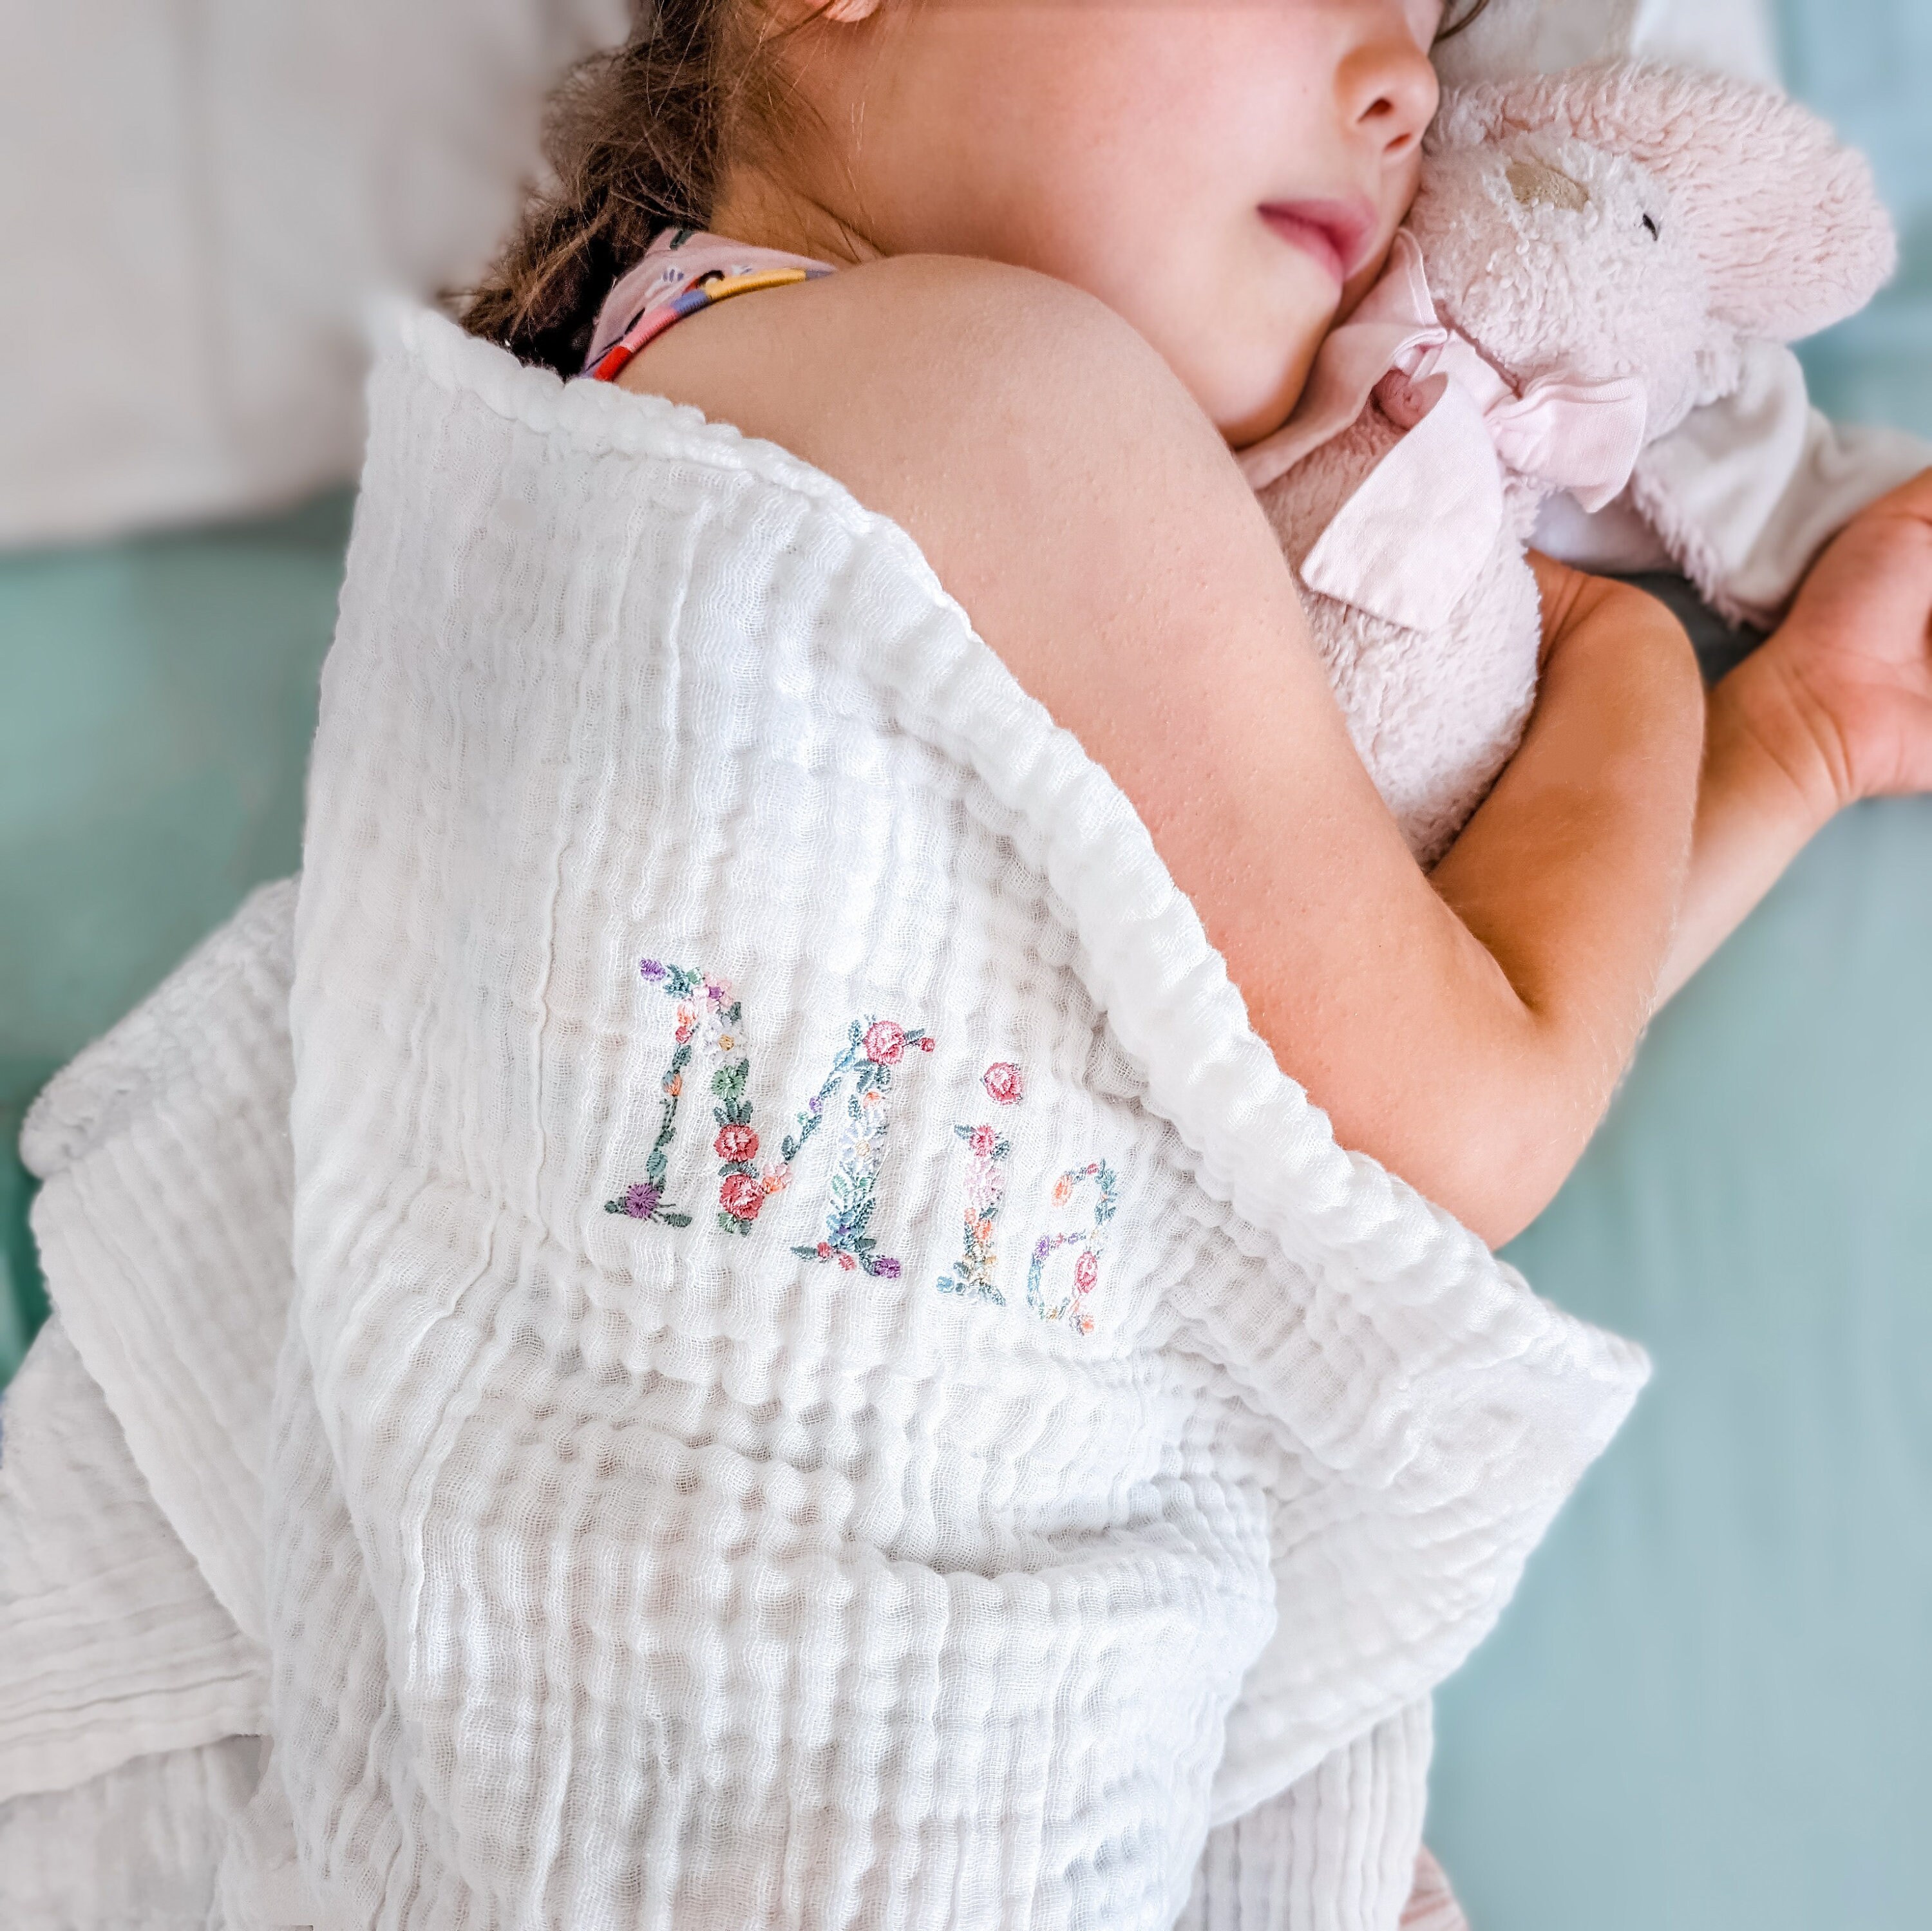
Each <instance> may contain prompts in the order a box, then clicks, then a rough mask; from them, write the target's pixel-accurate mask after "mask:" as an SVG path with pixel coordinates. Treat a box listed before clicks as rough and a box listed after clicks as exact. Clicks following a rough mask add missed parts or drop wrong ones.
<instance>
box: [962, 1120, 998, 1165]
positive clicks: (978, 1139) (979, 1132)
mask: <svg viewBox="0 0 1932 1931" xmlns="http://www.w3.org/2000/svg"><path fill="white" fill-rule="evenodd" d="M968 1144H969V1145H970V1146H971V1147H972V1149H973V1150H974V1153H977V1155H978V1156H980V1159H987V1158H988V1157H989V1156H990V1155H991V1154H992V1150H993V1149H994V1148H995V1147H997V1146H998V1144H1000V1136H999V1135H998V1133H996V1132H994V1130H993V1129H992V1127H990V1126H976V1127H974V1129H973V1138H972V1139H971V1141H969V1142H968Z"/></svg>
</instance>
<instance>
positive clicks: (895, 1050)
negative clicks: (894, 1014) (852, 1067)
mask: <svg viewBox="0 0 1932 1931" xmlns="http://www.w3.org/2000/svg"><path fill="white" fill-rule="evenodd" d="M922 1043H923V1042H922ZM865 1057H866V1058H867V1059H868V1060H871V1062H872V1063H873V1064H874V1066H897V1065H898V1063H899V1061H900V1060H902V1059H903V1058H904V1057H905V1028H904V1027H903V1026H900V1025H898V1024H895V1023H894V1022H893V1021H892V1020H889V1019H874V1021H872V1023H871V1025H869V1026H868V1027H866V1028H865Z"/></svg>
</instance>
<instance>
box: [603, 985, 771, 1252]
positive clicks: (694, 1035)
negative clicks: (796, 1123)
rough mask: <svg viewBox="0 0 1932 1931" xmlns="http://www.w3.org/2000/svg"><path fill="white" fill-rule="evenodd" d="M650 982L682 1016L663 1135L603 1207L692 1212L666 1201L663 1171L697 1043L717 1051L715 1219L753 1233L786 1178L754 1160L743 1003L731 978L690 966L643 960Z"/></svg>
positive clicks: (669, 1221) (663, 1214)
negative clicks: (638, 1174)
mask: <svg viewBox="0 0 1932 1931" xmlns="http://www.w3.org/2000/svg"><path fill="white" fill-rule="evenodd" d="M639 970H640V971H641V972H642V973H643V976H644V979H645V980H646V983H648V984H650V985H656V986H658V987H660V988H661V989H662V990H663V991H664V995H665V996H666V997H667V998H669V999H671V1000H675V1001H676V1007H677V1019H676V1030H675V1035H674V1038H673V1051H672V1053H671V1056H670V1065H669V1066H667V1067H666V1068H665V1069H664V1079H663V1081H662V1091H663V1095H664V1097H663V1100H662V1102H661V1111H660V1114H659V1116H658V1136H657V1138H656V1139H655V1140H654V1141H652V1143H651V1150H650V1152H649V1154H648V1155H647V1156H646V1158H645V1160H644V1177H643V1179H642V1180H638V1181H634V1182H633V1183H632V1184H631V1186H628V1187H626V1188H625V1190H624V1192H623V1194H622V1196H621V1197H620V1198H618V1199H616V1200H611V1201H605V1202H604V1212H605V1213H622V1214H628V1216H630V1217H631V1219H633V1220H655V1221H661V1222H663V1223H664V1225H666V1226H667V1227H688V1226H689V1225H691V1216H690V1215H689V1214H688V1213H681V1212H679V1210H677V1209H676V1208H675V1207H672V1206H670V1204H667V1202H666V1201H665V1199H664V1174H665V1169H666V1164H667V1160H668V1158H669V1154H670V1145H671V1143H672V1141H673V1140H674V1139H676V1137H677V1114H678V1103H679V1101H680V1100H681V1099H682V1097H683V1094H684V1075H685V1069H686V1068H687V1067H688V1066H689V1065H690V1064H691V1054H692V1051H693V1050H694V1043H695V1044H696V1045H703V1047H704V1048H705V1049H706V1051H707V1052H709V1053H711V1054H715V1056H716V1057H717V1060H718V1065H717V1067H716V1069H715V1071H714V1072H712V1075H711V1093H712V1099H713V1100H714V1101H715V1102H716V1103H715V1105H714V1106H713V1107H712V1116H711V1117H712V1119H713V1120H715V1122H716V1123H717V1126H718V1137H717V1138H715V1140H714V1141H712V1151H713V1152H714V1153H716V1154H717V1156H718V1163H719V1164H718V1174H719V1184H718V1225H719V1226H720V1227H721V1228H726V1229H727V1230H728V1231H731V1232H733V1233H737V1234H748V1233H749V1232H750V1231H751V1222H753V1221H754V1220H755V1219H757V1217H758V1210H759V1209H760V1207H763V1205H764V1204H765V1201H766V1197H767V1196H768V1195H771V1194H775V1193H776V1192H778V1190H779V1189H781V1187H783V1186H784V1184H785V1182H786V1180H787V1177H788V1176H787V1172H786V1171H785V1169H784V1168H783V1167H768V1168H765V1169H764V1170H763V1171H762V1172H761V1171H760V1170H759V1168H758V1167H757V1165H756V1164H755V1160H756V1156H757V1151H758V1135H757V1130H756V1129H755V1128H754V1126H752V1124H751V1102H750V1100H749V1099H748V1087H749V1084H750V1080H751V1058H750V1054H749V1048H748V1045H747V1043H746V1041H745V1015H744V1009H743V1007H742V1005H741V1004H740V1003H739V1000H738V997H737V995H736V993H734V992H733V991H732V989H731V982H730V980H728V979H720V978H718V977H717V976H715V974H713V973H706V972H701V971H699V970H696V969H694V968H693V967H689V966H674V965H666V964H664V963H663V962H662V961H660V960H658V959H646V960H644V961H643V963H642V964H641V965H640V967H639Z"/></svg>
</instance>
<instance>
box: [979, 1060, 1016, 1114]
mask: <svg viewBox="0 0 1932 1931" xmlns="http://www.w3.org/2000/svg"><path fill="white" fill-rule="evenodd" d="M980 1084H982V1085H983V1086H984V1087H986V1091H987V1093H989V1095H990V1096H991V1097H992V1099H995V1101H997V1102H998V1103H999V1105H1001V1106H1017V1105H1019V1103H1020V1102H1021V1101H1022V1099H1025V1097H1026V1080H1025V1076H1024V1075H1022V1072H1020V1069H1019V1067H1018V1066H1015V1065H1014V1064H1013V1063H1012V1061H1010V1060H996V1061H995V1063H993V1064H992V1066H989V1067H988V1068H987V1069H986V1072H984V1073H983V1074H982V1075H980Z"/></svg>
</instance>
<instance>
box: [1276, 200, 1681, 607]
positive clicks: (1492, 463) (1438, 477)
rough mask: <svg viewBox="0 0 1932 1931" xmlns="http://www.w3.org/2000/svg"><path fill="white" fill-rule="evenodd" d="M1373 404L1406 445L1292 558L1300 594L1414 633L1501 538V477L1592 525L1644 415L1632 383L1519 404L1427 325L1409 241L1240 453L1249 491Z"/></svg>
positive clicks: (1468, 352) (1623, 477)
mask: <svg viewBox="0 0 1932 1931" xmlns="http://www.w3.org/2000/svg"><path fill="white" fill-rule="evenodd" d="M1371 395H1374V396H1376V397H1377V398H1378V400H1379V401H1380V402H1381V403H1382V409H1383V411H1384V412H1385V414H1386V415H1388V416H1389V417H1390V418H1391V420H1392V421H1394V422H1395V423H1396V424H1397V425H1398V427H1402V428H1404V429H1406V430H1407V431H1408V433H1407V434H1406V435H1405V436H1403V439H1402V440H1401V441H1400V442H1398V443H1397V445H1395V447H1394V448H1393V449H1391V451H1389V453H1388V455H1386V456H1385V457H1383V459H1382V461H1381V462H1380V463H1379V464H1378V465H1377V466H1376V468H1375V469H1373V471H1371V472H1370V475H1368V476H1367V478H1366V479H1365V480H1364V482H1363V483H1362V484H1361V487H1360V488H1359V489H1358V490H1356V492H1355V494H1354V495H1353V496H1352V497H1350V498H1349V501H1348V502H1346V503H1345V504H1344V505H1343V507H1342V508H1341V509H1340V511H1338V512H1337V515H1336V517H1335V519H1334V521H1333V522H1332V523H1331V524H1330V525H1329V526H1328V529H1326V530H1325V531H1324V532H1322V536H1321V537H1320V538H1319V540H1318V541H1317V542H1316V545H1315V547H1314V548H1313V549H1312V550H1310V552H1309V553H1308V555H1307V557H1306V558H1304V559H1303V562H1302V565H1301V576H1302V579H1303V581H1304V583H1307V585H1308V586H1309V588H1310V589H1314V590H1318V591H1319V592H1321V593H1322V595H1325V596H1331V597H1334V598H1337V599H1338V600H1339V601H1342V602H1343V603H1348V604H1355V605H1356V606H1357V607H1359V608H1361V609H1364V610H1368V611H1370V612H1371V613H1373V614H1375V615H1377V616H1385V617H1386V618H1388V620H1389V621H1390V622H1394V623H1400V624H1402V625H1405V626H1406V627H1407V628H1410V629H1412V630H1421V629H1426V628H1431V627H1432V626H1433V625H1436V624H1437V623H1439V622H1442V620H1443V619H1445V617H1446V616H1448V613H1449V611H1450V610H1452V609H1453V608H1454V606H1455V604H1456V603H1457V601H1458V600H1459V599H1460V597H1461V596H1462V595H1463V592H1464V591H1465V590H1466V589H1468V588H1469V585H1470V584H1471V583H1472V582H1473V581H1474V580H1475V577H1476V576H1477V575H1478V574H1479V573H1480V571H1481V569H1482V568H1483V566H1484V564H1485V563H1487V561H1488V560H1489V557H1490V553H1491V551H1492V550H1493V547H1494V545H1495V543H1496V536H1497V533H1498V532H1499V530H1500V529H1501V528H1502V518H1503V493H1502V470H1503V469H1505V468H1507V469H1511V470H1514V471H1515V472H1517V473H1518V474H1520V475H1526V476H1529V477H1532V478H1535V480H1537V481H1539V482H1541V483H1543V484H1545V485H1547V487H1549V488H1550V490H1553V491H1555V490H1568V491H1569V492H1570V493H1571V495H1572V496H1574V497H1575V498H1576V499H1577V502H1579V503H1580V504H1581V505H1582V506H1583V508H1585V509H1586V510H1593V511H1594V510H1599V509H1601V508H1603V507H1604V505H1605V504H1607V503H1608V502H1610V500H1611V499H1613V497H1615V496H1617V495H1618V494H1619V493H1620V492H1621V491H1622V489H1623V487H1624V486H1625V484H1627V483H1628V481H1630V478H1631V470H1632V469H1634V467H1635V466H1636V464H1637V456H1638V454H1639V452H1640V451H1641V450H1642V448H1643V433H1644V424H1645V419H1646V399H1645V395H1644V388H1643V383H1642V382H1640V381H1639V380H1638V379H1637V378H1636V377H1635V376H1619V377H1617V378H1616V379H1613V380H1610V381H1606V382H1579V381H1571V380H1567V379H1562V378H1560V377H1556V376H1546V377H1543V378H1541V379H1538V381H1535V382H1532V383H1530V384H1529V386H1528V387H1527V388H1525V389H1523V391H1521V392H1520V393H1519V392H1518V391H1517V389H1516V388H1514V385H1512V384H1511V382H1509V380H1508V378H1507V377H1505V376H1504V375H1503V374H1502V372H1501V371H1500V370H1498V369H1497V368H1496V367H1495V366H1494V364H1492V363H1491V362H1490V361H1488V360H1487V358H1485V357H1484V355H1483V354H1482V352H1481V350H1480V349H1478V348H1477V347H1476V346H1475V343H1473V342H1472V341H1471V340H1469V338H1468V337H1466V336H1465V335H1462V334H1458V333H1457V331H1455V330H1454V329H1453V328H1450V327H1449V326H1448V325H1447V324H1446V323H1445V322H1443V321H1442V319H1441V318H1440V317H1439V316H1438V315H1437V313H1436V304H1435V303H1434V301H1433V300H1432V299H1431V298H1430V293H1429V285H1428V283H1427V280H1426V279H1425V278H1424V274H1423V270H1422V250H1421V247H1419V246H1418V244H1417V242H1416V240H1415V237H1414V236H1413V235H1410V234H1409V233H1408V232H1406V230H1405V231H1403V232H1401V233H1399V234H1398V235H1397V236H1396V238H1395V246H1394V250H1393V251H1392V252H1391V256H1390V258H1389V265H1388V269H1387V271H1385V274H1383V276H1382V279H1381V280H1379V281H1378V282H1377V283H1376V285H1375V286H1374V287H1373V289H1370V291H1369V292H1368V293H1367V295H1365V296H1364V297H1363V298H1362V301H1361V306H1360V307H1358V308H1357V309H1356V310H1355V313H1354V314H1353V315H1352V316H1350V317H1349V319H1348V320H1347V321H1346V322H1343V324H1342V325H1340V327H1339V328H1335V329H1334V330H1332V331H1331V332H1330V334H1329V335H1328V339H1327V340H1326V341H1325V342H1324V343H1322V349H1321V351H1320V352H1319V354H1318V355H1317V356H1316V361H1315V367H1314V369H1313V372H1312V373H1311V374H1310V378H1309V382H1308V387H1307V389H1306V391H1304V394H1303V396H1302V398H1301V403H1299V404H1298V406H1297V407H1296V409H1295V413H1294V414H1293V415H1291V416H1290V417H1289V419H1288V421H1286V423H1285V424H1283V426H1282V427H1280V429H1278V430H1276V431H1275V433H1274V434H1273V435H1272V436H1268V437H1267V438H1265V439H1264V440H1262V442H1257V443H1255V444H1254V445H1252V446H1251V447H1250V448H1247V449H1244V450H1243V451H1241V457H1240V461H1241V469H1242V472H1243V474H1244V475H1246V476H1247V479H1248V481H1249V483H1250V485H1251V486H1252V487H1254V488H1255V489H1257V490H1259V489H1262V488H1264V487H1266V485H1267V484H1270V483H1271V482H1273V481H1274V480H1275V479H1276V478H1277V477H1278V476H1280V475H1283V474H1284V473H1285V472H1286V471H1288V470H1289V469H1292V468H1293V467H1294V466H1295V464H1296V463H1298V462H1300V461H1301V460H1302V458H1303V457H1305V456H1307V455H1309V454H1311V453H1312V452H1313V451H1315V450H1316V449H1319V448H1321V447H1322V445H1323V444H1324V443H1325V442H1331V441H1332V440H1333V439H1334V438H1335V437H1336V436H1339V435H1340V433H1342V431H1343V430H1345V429H1346V428H1347V427H1348V426H1349V424H1351V423H1352V422H1353V421H1355V420H1356V418H1358V416H1360V415H1361V413H1362V412H1363V410H1364V409H1366V408H1367V406H1368V403H1369V398H1370V396H1371Z"/></svg>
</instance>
